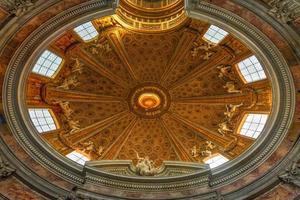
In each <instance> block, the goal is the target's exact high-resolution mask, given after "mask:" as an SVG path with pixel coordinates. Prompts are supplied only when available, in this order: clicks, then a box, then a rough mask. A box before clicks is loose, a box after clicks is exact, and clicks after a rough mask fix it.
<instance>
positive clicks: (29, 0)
mask: <svg viewBox="0 0 300 200" xmlns="http://www.w3.org/2000/svg"><path fill="white" fill-rule="evenodd" d="M34 5H35V0H1V2H0V6H3V7H5V8H7V10H8V12H9V13H10V14H14V15H16V16H17V17H18V16H21V15H23V14H24V13H25V12H28V11H29V10H31V9H32V8H33V7H34Z"/></svg>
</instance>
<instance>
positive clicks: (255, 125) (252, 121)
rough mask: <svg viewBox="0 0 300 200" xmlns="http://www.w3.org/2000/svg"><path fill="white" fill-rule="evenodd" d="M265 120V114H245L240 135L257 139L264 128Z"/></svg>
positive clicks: (266, 116)
mask: <svg viewBox="0 0 300 200" xmlns="http://www.w3.org/2000/svg"><path fill="white" fill-rule="evenodd" d="M267 119H268V115H267V114H247V115H246V119H245V120H244V124H243V126H242V128H241V130H240V134H241V135H245V136H248V137H252V138H257V137H258V136H259V134H260V133H261V132H262V130H263V128H264V127H265V124H266V121H267Z"/></svg>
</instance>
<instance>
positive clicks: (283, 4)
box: [268, 0, 300, 23]
mask: <svg viewBox="0 0 300 200" xmlns="http://www.w3.org/2000/svg"><path fill="white" fill-rule="evenodd" d="M269 5H270V6H271V9H270V10H269V12H268V13H269V14H270V15H272V16H274V17H276V18H277V19H278V20H279V21H281V22H282V23H287V22H290V21H294V20H295V19H296V14H297V12H299V11H300V2H297V1H294V0H272V1H270V2H269Z"/></svg>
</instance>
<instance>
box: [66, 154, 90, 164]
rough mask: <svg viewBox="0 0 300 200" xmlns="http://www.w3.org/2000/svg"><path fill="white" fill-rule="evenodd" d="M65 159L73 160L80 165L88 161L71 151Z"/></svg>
mask: <svg viewBox="0 0 300 200" xmlns="http://www.w3.org/2000/svg"><path fill="white" fill-rule="evenodd" d="M66 157H68V158H70V159H71V160H73V161H75V162H77V163H79V164H81V165H84V163H85V162H86V161H89V160H90V159H88V158H87V157H85V156H84V155H82V154H80V153H78V152H76V151H72V152H71V153H69V154H67V155H66Z"/></svg>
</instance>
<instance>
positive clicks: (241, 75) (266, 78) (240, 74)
mask: <svg viewBox="0 0 300 200" xmlns="http://www.w3.org/2000/svg"><path fill="white" fill-rule="evenodd" d="M252 56H255V55H250V56H247V57H246V58H244V59H242V60H240V61H239V62H237V63H236V64H235V68H236V71H237V72H238V74H239V76H240V78H241V79H242V81H243V83H244V84H253V83H256V82H259V81H265V80H268V76H267V73H266V71H265V69H264V67H263V65H262V64H261V62H260V61H259V59H258V58H257V57H256V56H255V57H256V59H257V61H258V63H259V64H260V66H261V68H262V71H263V72H264V75H265V78H263V79H258V80H255V81H250V82H249V81H247V79H246V78H245V76H244V74H243V73H242V71H241V69H240V67H239V64H240V63H241V62H243V61H245V60H247V59H249V58H250V57H252ZM246 68H247V67H246ZM247 71H248V69H247ZM260 71H261V70H260ZM260 71H255V73H256V74H258V72H260ZM248 72H249V71H248ZM248 75H250V77H251V74H250V73H249V74H248ZM259 77H260V75H259ZM251 79H252V77H251Z"/></svg>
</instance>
